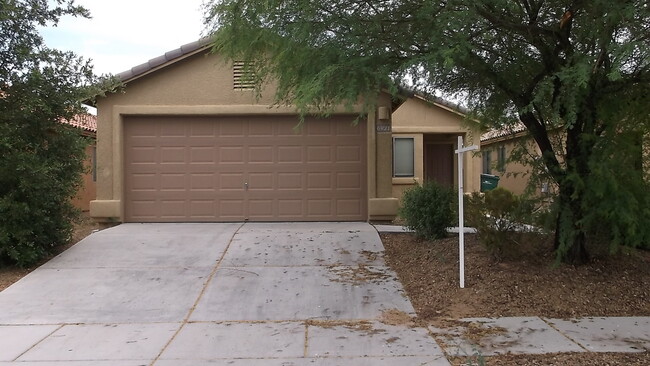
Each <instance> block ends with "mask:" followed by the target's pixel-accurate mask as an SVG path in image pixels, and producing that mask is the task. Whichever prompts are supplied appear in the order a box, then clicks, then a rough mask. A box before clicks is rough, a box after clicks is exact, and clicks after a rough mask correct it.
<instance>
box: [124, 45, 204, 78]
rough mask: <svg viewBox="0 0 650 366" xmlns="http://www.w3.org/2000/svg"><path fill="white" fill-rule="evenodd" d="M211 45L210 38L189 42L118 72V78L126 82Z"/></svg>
mask: <svg viewBox="0 0 650 366" xmlns="http://www.w3.org/2000/svg"><path fill="white" fill-rule="evenodd" d="M209 47H210V38H207V37H206V38H201V39H199V40H198V41H194V42H191V43H188V44H184V45H182V46H180V47H179V48H177V49H174V50H171V51H169V52H165V54H164V55H161V56H158V57H156V58H152V59H151V60H149V61H147V62H145V63H143V64H140V65H138V66H134V67H132V68H131V69H129V70H126V71H124V72H121V73H119V74H117V78H118V79H120V81H122V82H123V83H126V82H128V81H130V80H133V79H135V78H137V77H139V76H141V75H144V74H146V73H148V72H150V71H152V70H154V69H156V68H158V67H160V66H162V65H165V64H168V63H170V62H173V61H175V60H177V59H180V58H182V57H183V56H187V55H190V54H194V53H196V52H199V51H202V50H203V49H207V48H209Z"/></svg>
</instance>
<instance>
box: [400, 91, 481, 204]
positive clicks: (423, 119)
mask: <svg viewBox="0 0 650 366" xmlns="http://www.w3.org/2000/svg"><path fill="white" fill-rule="evenodd" d="M471 124H472V122H469V121H467V120H465V114H464V113H463V110H462V109H461V108H459V107H457V106H454V105H451V104H449V103H445V102H443V101H439V100H436V99H427V98H424V97H422V96H418V95H414V96H412V97H410V98H408V99H406V100H405V101H404V102H403V103H402V104H401V105H400V106H399V107H397V108H396V109H395V111H394V112H393V191H392V192H393V197H397V198H400V197H401V196H402V193H403V192H404V191H405V190H406V189H408V188H410V187H412V186H413V185H414V184H416V183H420V184H421V183H423V182H425V181H435V182H437V183H440V184H442V185H445V186H448V187H457V186H458V159H457V154H455V153H454V151H455V150H456V149H457V148H458V146H457V145H458V136H463V138H464V145H465V146H470V145H474V144H475V145H479V146H480V141H479V137H480V130H479V128H478V125H475V126H472V125H471ZM464 156H465V160H464V162H463V163H464V181H465V182H464V183H465V184H464V189H465V192H475V191H479V190H480V181H479V176H480V172H481V158H480V157H479V156H478V155H477V154H475V153H472V152H468V153H465V155H464Z"/></svg>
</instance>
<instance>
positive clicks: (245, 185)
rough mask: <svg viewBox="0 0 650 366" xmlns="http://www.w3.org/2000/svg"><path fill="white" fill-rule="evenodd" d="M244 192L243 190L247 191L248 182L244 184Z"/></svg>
mask: <svg viewBox="0 0 650 366" xmlns="http://www.w3.org/2000/svg"><path fill="white" fill-rule="evenodd" d="M244 190H245V191H248V182H245V183H244Z"/></svg>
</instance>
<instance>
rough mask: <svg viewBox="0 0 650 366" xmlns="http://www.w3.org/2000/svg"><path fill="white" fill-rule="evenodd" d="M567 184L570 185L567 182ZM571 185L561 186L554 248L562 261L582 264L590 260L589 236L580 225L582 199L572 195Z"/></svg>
mask: <svg viewBox="0 0 650 366" xmlns="http://www.w3.org/2000/svg"><path fill="white" fill-rule="evenodd" d="M565 185H569V186H570V184H567V183H565ZM570 190H571V188H570V187H560V195H559V197H558V199H559V210H558V215H557V225H556V229H555V240H554V245H553V248H554V250H555V254H556V255H557V258H558V260H559V261H560V262H562V263H568V264H575V265H581V264H585V263H587V262H588V261H589V253H588V252H587V247H586V241H587V236H586V233H585V231H584V229H582V228H581V226H580V220H582V218H583V212H582V208H581V205H580V203H581V200H580V199H579V198H577V197H571V194H570V193H569V191H570Z"/></svg>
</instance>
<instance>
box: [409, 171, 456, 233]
mask: <svg viewBox="0 0 650 366" xmlns="http://www.w3.org/2000/svg"><path fill="white" fill-rule="evenodd" d="M453 203H454V194H453V191H452V190H451V189H450V188H447V187H443V186H441V185H439V184H436V183H434V182H427V183H424V184H423V185H416V186H415V187H413V188H410V189H408V190H407V191H405V192H404V195H403V196H402V207H401V208H400V211H399V215H400V217H402V218H403V219H404V220H405V221H406V226H407V227H408V228H409V229H411V230H413V231H415V234H416V235H417V236H419V237H423V238H426V239H438V238H443V237H445V236H447V228H448V227H449V226H451V225H452V224H453V210H452V206H453Z"/></svg>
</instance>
